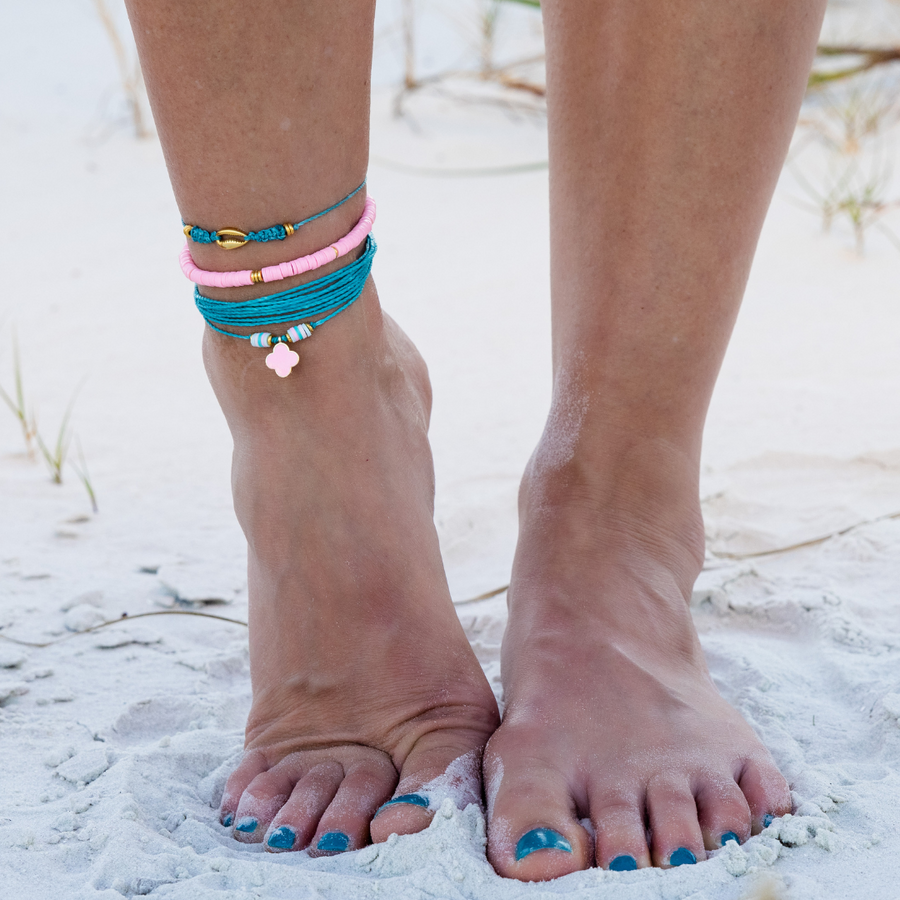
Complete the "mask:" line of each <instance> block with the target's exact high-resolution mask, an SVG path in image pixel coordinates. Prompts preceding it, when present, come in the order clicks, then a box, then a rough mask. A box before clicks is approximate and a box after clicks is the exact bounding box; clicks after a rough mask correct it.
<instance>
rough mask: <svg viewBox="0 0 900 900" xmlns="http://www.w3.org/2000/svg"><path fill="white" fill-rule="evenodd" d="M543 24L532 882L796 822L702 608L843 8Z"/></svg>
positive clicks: (528, 843)
mask: <svg viewBox="0 0 900 900" xmlns="http://www.w3.org/2000/svg"><path fill="white" fill-rule="evenodd" d="M543 9H544V17H545V26H546V38H547V60H548V72H547V82H548V92H547V97H548V111H549V128H550V194H551V262H552V265H551V273H552V277H551V281H552V313H553V368H554V393H553V400H552V406H551V411H550V415H549V417H548V421H547V426H546V429H545V431H544V434H543V436H542V438H541V441H540V443H539V445H538V447H537V449H536V451H535V453H534V455H533V457H532V459H531V461H530V463H529V465H528V468H527V471H526V474H525V477H524V479H523V482H522V488H521V492H520V534H519V544H518V549H517V553H516V559H515V564H514V569H513V577H512V585H511V588H510V593H509V611H510V619H509V625H508V628H507V633H506V636H505V638H504V644H503V657H502V666H503V683H504V691H505V696H506V701H507V707H506V712H505V714H504V721H503V724H502V725H501V727H500V729H499V730H498V732H497V733H496V734H495V736H494V737H493V738H492V739H491V741H490V743H489V745H488V752H487V754H486V757H485V784H486V790H487V794H488V804H489V846H488V852H489V857H490V859H491V862H492V863H493V864H494V866H495V868H496V869H497V870H498V871H499V872H500V873H501V874H503V875H508V876H511V877H516V878H521V879H525V880H538V879H545V878H552V877H556V876H559V875H562V874H565V873H567V872H570V871H574V870H577V869H581V868H584V867H586V866H589V865H592V864H596V865H599V866H604V867H609V866H610V865H611V864H612V863H613V861H614V860H617V861H618V862H617V863H616V865H615V866H613V867H614V868H618V867H622V866H630V865H632V863H633V864H634V865H637V866H648V865H662V866H666V865H673V864H678V863H680V862H690V861H691V860H692V859H702V858H703V856H704V851H705V850H706V849H713V848H715V847H717V846H720V844H721V842H722V840H723V838H724V839H728V838H730V837H731V835H732V834H733V835H735V836H736V837H737V838H739V839H740V840H745V839H746V838H747V837H749V836H750V834H751V832H752V831H755V830H758V829H759V827H760V826H761V823H762V820H763V818H764V817H765V816H766V815H770V814H775V815H777V814H781V813H784V812H788V811H789V810H790V796H789V792H788V789H787V785H786V783H785V781H784V779H783V778H782V776H781V775H780V774H779V773H778V771H777V769H776V767H775V765H774V763H773V761H772V760H771V757H770V756H769V754H768V752H767V751H766V750H765V748H764V747H763V746H762V745H761V744H760V743H759V741H758V739H757V738H756V736H755V735H754V734H753V732H752V730H751V729H750V728H749V726H747V724H746V723H745V722H744V721H743V719H742V718H741V717H740V716H739V715H738V714H737V712H735V711H734V710H733V709H732V708H731V707H730V706H728V704H726V703H725V701H724V700H723V699H722V698H721V696H720V695H719V694H718V692H717V690H716V688H715V686H714V685H713V683H712V681H711V679H710V677H709V674H708V671H707V669H706V665H705V662H704V660H703V655H702V651H701V648H700V645H699V641H698V639H697V635H696V632H695V630H694V627H693V624H692V622H691V618H690V613H689V609H688V601H689V598H690V592H691V588H692V585H693V582H694V580H695V578H696V576H697V574H698V573H699V571H700V568H701V566H702V562H703V523H702V518H701V514H700V507H699V500H698V479H699V461H700V445H701V437H702V429H703V422H704V419H705V415H706V410H707V406H708V403H709V399H710V396H711V394H712V389H713V386H714V383H715V379H716V376H717V374H718V370H719V366H720V364H721V361H722V358H723V355H724V352H725V348H726V345H727V342H728V338H729V336H730V333H731V329H732V326H733V324H734V320H735V318H736V316H737V311H738V307H739V304H740V300H741V296H742V293H743V290H744V286H745V283H746V279H747V275H748V272H749V269H750V264H751V261H752V257H753V253H754V250H755V247H756V242H757V239H758V236H759V231H760V228H761V226H762V222H763V218H764V216H765V212H766V209H767V207H768V204H769V201H770V199H771V195H772V191H773V190H774V186H775V182H776V180H777V177H778V173H779V171H780V167H781V164H782V162H783V158H784V155H785V153H786V151H787V146H788V142H789V140H790V135H791V132H792V129H793V126H794V123H795V121H796V115H797V111H798V107H799V103H800V100H801V98H802V94H803V90H804V86H805V80H806V74H807V72H808V69H809V63H810V60H811V56H812V52H813V49H814V46H815V40H816V37H817V35H818V30H819V27H820V24H821V16H822V14H823V9H824V3H823V2H822V0H808V2H804V3H794V4H784V3H780V2H777V0H751V2H748V3H740V4H737V3H727V4H717V5H716V4H713V5H710V4H706V3H703V2H699V0H676V2H672V3H660V2H658V0H608V2H604V3H597V2H595V0H547V2H546V3H544V4H543ZM582 817H589V818H590V819H591V821H592V823H593V828H594V830H595V832H596V843H595V845H594V842H593V841H592V840H591V838H590V836H589V834H588V832H587V831H586V830H585V829H584V828H582V827H581V825H580V824H579V823H578V819H579V818H582ZM541 828H543V829H545V831H543V832H538V833H537V834H536V835H532V836H531V837H526V838H525V840H524V843H521V839H522V838H523V836H526V835H528V834H529V833H530V832H531V831H532V830H533V829H541ZM647 828H649V832H650V839H649V841H648V840H647V838H646V836H645V830H646V829H647ZM546 829H551V830H552V832H555V833H558V835H559V836H560V837H559V838H555V837H554V836H553V834H551V833H549V832H548V831H546ZM554 844H555V845H556V846H555V849H554V846H553V845H554ZM535 850H537V851H538V852H534V851H535ZM528 851H531V852H528ZM679 851H683V852H679ZM517 856H518V857H519V858H518V859H517Z"/></svg>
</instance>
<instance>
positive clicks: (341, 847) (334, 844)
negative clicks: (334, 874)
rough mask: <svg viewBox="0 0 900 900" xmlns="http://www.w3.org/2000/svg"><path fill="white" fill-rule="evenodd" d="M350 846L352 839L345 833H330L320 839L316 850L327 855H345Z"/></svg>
mask: <svg viewBox="0 0 900 900" xmlns="http://www.w3.org/2000/svg"><path fill="white" fill-rule="evenodd" d="M349 846H350V838H349V837H348V836H347V835H346V834H344V832H343V831H329V832H328V833H327V834H323V835H322V837H320V838H319V843H318V844H316V850H323V851H325V852H326V853H343V852H344V851H345V850H346V849H347V848H348V847H349Z"/></svg>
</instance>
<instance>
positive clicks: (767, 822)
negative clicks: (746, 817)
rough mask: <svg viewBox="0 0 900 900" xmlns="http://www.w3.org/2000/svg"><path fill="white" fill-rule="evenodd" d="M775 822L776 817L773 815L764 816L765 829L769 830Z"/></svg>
mask: <svg viewBox="0 0 900 900" xmlns="http://www.w3.org/2000/svg"><path fill="white" fill-rule="evenodd" d="M774 821H775V816H773V815H772V814H771V813H766V814H765V815H764V816H763V828H768V827H769V826H770V825H771V824H772V823H773V822H774Z"/></svg>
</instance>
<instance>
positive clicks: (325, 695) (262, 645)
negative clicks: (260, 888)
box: [204, 284, 498, 853]
mask: <svg viewBox="0 0 900 900" xmlns="http://www.w3.org/2000/svg"><path fill="white" fill-rule="evenodd" d="M300 356H301V362H300V364H299V365H298V366H297V368H296V369H294V371H293V373H292V374H291V375H290V376H288V377H287V378H284V379H281V378H278V377H277V376H276V375H275V374H274V373H273V372H272V371H271V370H269V369H267V368H266V366H265V352H264V351H261V350H254V349H253V348H251V347H249V344H248V343H247V342H244V341H237V340H234V339H233V338H227V337H221V336H219V335H217V334H214V333H212V332H208V333H207V336H206V339H205V344H204V357H205V361H206V365H207V371H208V373H209V377H210V381H211V382H212V385H213V388H214V389H215V392H216V395H217V396H218V398H219V402H220V403H221V406H222V409H223V410H224V412H225V415H226V418H227V419H228V424H229V426H230V428H231V432H232V435H233V437H234V444H235V450H234V467H233V488H234V500H235V509H236V511H237V515H238V519H239V520H240V523H241V526H242V528H243V529H244V533H245V534H246V536H247V540H248V544H249V590H250V664H251V674H252V682H253V705H252V709H251V712H250V716H249V720H248V722H247V732H246V744H245V747H246V752H245V754H244V757H243V760H242V761H241V763H240V765H239V766H238V768H237V769H236V770H235V771H234V773H233V774H232V775H231V777H230V778H229V779H228V783H227V785H226V788H225V794H224V797H223V798H222V805H221V821H222V822H223V824H226V825H231V826H233V827H234V829H235V831H234V834H235V837H237V838H238V839H239V840H243V841H247V842H265V844H266V847H267V849H269V850H299V849H303V848H306V847H309V848H310V850H311V852H313V853H334V852H341V851H343V850H352V849H356V848H358V847H361V846H363V845H365V844H366V843H368V841H369V838H370V833H371V837H372V838H373V839H374V840H376V841H379V840H385V839H386V838H387V837H388V835H389V834H391V833H392V832H399V833H408V832H414V831H418V830H420V829H421V828H424V827H425V826H426V825H427V824H428V822H429V821H430V819H431V816H432V814H433V811H434V810H433V807H434V805H435V803H434V801H435V799H436V798H438V795H436V794H434V793H433V792H430V791H429V789H428V784H429V782H432V781H433V779H435V778H438V777H439V776H442V775H444V773H445V771H446V770H447V769H448V766H451V764H452V763H453V762H454V761H455V760H459V759H460V758H463V759H464V763H465V764H461V763H458V764H457V765H456V767H455V769H456V770H457V771H456V776H455V781H456V783H455V785H454V787H455V788H456V789H457V794H458V795H460V796H462V797H463V798H465V797H468V798H470V799H478V798H480V793H481V791H480V781H479V776H480V766H479V762H480V756H481V751H482V748H483V746H484V744H485V742H486V741H487V739H488V737H489V736H490V735H491V733H492V732H493V731H494V729H495V728H496V726H497V721H498V715H497V708H496V704H495V702H494V698H493V694H492V693H491V690H490V688H489V686H488V684H487V681H486V680H485V677H484V675H483V673H482V671H481V669H480V667H479V665H478V662H477V661H476V659H475V656H474V654H473V653H472V651H471V649H470V647H469V644H468V642H467V640H466V637H465V634H464V633H463V631H462V628H461V626H460V624H459V620H458V618H457V616H456V613H455V611H454V609H453V606H452V603H451V601H450V595H449V592H448V589H447V584H446V580H445V578H444V571H443V566H442V564H441V559H440V554H439V550H438V541H437V536H436V533H435V530H434V525H433V521H432V514H433V513H432V510H433V506H432V504H433V493H434V484H433V473H432V463H431V452H430V449H429V446H428V440H427V436H426V432H427V427H428V418H429V413H430V403H431V396H430V387H429V383H428V375H427V371H426V369H425V365H424V363H423V362H422V360H421V358H420V357H419V355H418V353H417V352H416V350H415V348H414V347H413V346H412V344H411V343H410V342H409V341H408V339H407V338H406V337H405V336H404V335H403V334H402V332H401V331H400V329H399V328H397V326H396V325H395V324H394V323H393V322H392V321H391V320H389V319H388V318H387V317H385V316H383V314H382V313H381V310H380V307H379V305H378V300H377V297H376V294H375V290H374V287H372V286H371V284H370V285H369V286H368V287H367V288H366V290H365V291H364V294H363V297H362V298H361V299H360V300H359V301H358V302H357V303H356V304H355V305H354V306H353V307H351V308H350V309H349V310H347V311H346V312H344V313H342V314H341V315H340V316H338V317H337V318H336V319H334V320H333V321H331V322H329V323H328V325H327V326H325V327H323V328H322V329H320V330H319V331H317V332H316V334H315V336H314V337H313V338H312V339H311V340H309V341H307V342H304V343H303V346H302V347H301V348H300ZM444 780H445V781H446V779H444ZM423 788H424V789H423ZM460 792H461V793H460ZM404 795H414V796H412V797H408V799H407V801H405V802H399V803H393V804H391V805H389V806H387V807H386V808H385V809H384V810H383V811H382V812H381V813H380V814H378V815H377V818H376V813H377V811H378V810H379V808H380V807H381V806H382V805H383V804H384V803H385V802H386V801H388V800H390V799H391V798H392V796H393V797H400V796H404ZM429 804H430V806H429ZM373 819H374V821H373ZM370 826H371V831H370Z"/></svg>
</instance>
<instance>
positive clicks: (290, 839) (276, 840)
mask: <svg viewBox="0 0 900 900" xmlns="http://www.w3.org/2000/svg"><path fill="white" fill-rule="evenodd" d="M253 827H254V828H255V827H256V826H255V825H254V826H253ZM296 839H297V835H296V834H294V829H293V828H290V827H288V826H287V825H282V826H281V827H280V828H276V829H275V830H274V831H273V832H272V833H271V834H270V835H269V839H268V840H267V841H266V844H267V845H268V846H269V847H274V848H275V849H276V850H290V849H291V847H293V846H294V841H295V840H296Z"/></svg>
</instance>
